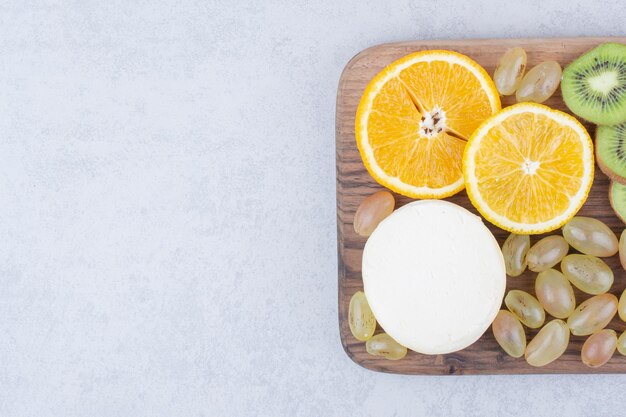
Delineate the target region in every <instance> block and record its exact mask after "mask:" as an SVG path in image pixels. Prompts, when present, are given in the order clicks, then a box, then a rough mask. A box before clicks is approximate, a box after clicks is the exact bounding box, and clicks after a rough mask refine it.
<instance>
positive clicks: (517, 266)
mask: <svg viewBox="0 0 626 417" xmlns="http://www.w3.org/2000/svg"><path fill="white" fill-rule="evenodd" d="M529 248H530V237H528V235H516V234H515V233H511V235H510V236H509V237H508V238H507V239H506V240H505V241H504V244H503V245H502V256H503V257H504V265H505V267H506V273H507V275H509V276H512V277H517V276H520V275H521V274H522V272H524V270H525V269H526V253H527V252H528V249H529Z"/></svg>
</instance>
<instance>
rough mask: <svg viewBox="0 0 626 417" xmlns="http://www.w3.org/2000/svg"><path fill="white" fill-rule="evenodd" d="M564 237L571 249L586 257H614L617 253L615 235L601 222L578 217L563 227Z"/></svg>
mask: <svg viewBox="0 0 626 417" xmlns="http://www.w3.org/2000/svg"><path fill="white" fill-rule="evenodd" d="M563 237H564V238H565V240H566V241H567V243H569V244H570V246H571V247H573V248H574V249H576V250H577V251H579V252H582V253H584V254H586V255H593V256H600V257H606V256H613V255H615V254H616V253H617V249H618V241H617V236H615V233H613V231H612V230H611V229H610V228H609V226H607V225H606V224H604V223H602V222H601V221H600V220H597V219H592V218H591V217H582V216H576V217H574V218H572V220H570V221H569V222H568V223H567V224H566V225H565V227H563Z"/></svg>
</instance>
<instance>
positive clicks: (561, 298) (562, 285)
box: [535, 269, 576, 319]
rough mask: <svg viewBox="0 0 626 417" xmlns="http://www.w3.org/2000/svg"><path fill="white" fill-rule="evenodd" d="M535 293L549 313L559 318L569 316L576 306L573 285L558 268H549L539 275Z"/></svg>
mask: <svg viewBox="0 0 626 417" xmlns="http://www.w3.org/2000/svg"><path fill="white" fill-rule="evenodd" d="M535 294H537V299H538V300H539V302H540V303H541V305H542V306H543V308H544V309H545V310H546V311H547V312H548V314H551V315H552V316H554V317H556V318H557V319H565V318H567V317H569V315H570V314H572V312H573V311H574V309H575V308H576V297H575V295H574V289H573V288H572V285H571V284H570V283H569V281H568V280H567V278H565V276H564V275H563V274H562V273H561V272H559V271H557V270H556V269H547V270H545V271H542V272H540V273H539V275H537V279H536V280H535Z"/></svg>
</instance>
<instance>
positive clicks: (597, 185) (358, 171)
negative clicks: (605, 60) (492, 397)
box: [336, 38, 626, 375]
mask: <svg viewBox="0 0 626 417" xmlns="http://www.w3.org/2000/svg"><path fill="white" fill-rule="evenodd" d="M608 41H612V42H620V43H626V38H555V39H480V40H448V41H446V40H442V41H412V42H402V43H394V44H386V45H379V46H375V47H372V48H369V49H366V50H365V51H363V52H361V53H359V54H358V55H356V56H355V57H354V58H353V59H352V60H351V61H350V62H349V63H348V64H347V65H346V67H345V69H344V71H343V73H342V75H341V78H340V81H339V91H338V94H337V114H336V146H337V232H338V233H337V235H338V252H339V330H340V335H341V342H342V344H343V347H344V349H345V351H346V353H347V354H348V356H349V357H350V358H351V359H352V360H353V361H354V362H356V363H358V364H359V365H361V366H363V367H365V368H368V369H371V370H375V371H381V372H392V373H402V374H431V375H447V374H532V373H622V372H626V357H625V356H621V355H619V354H618V353H617V352H616V353H615V355H614V356H613V358H612V359H611V360H610V361H609V362H608V363H607V364H605V365H604V366H602V367H600V368H589V367H587V366H585V365H583V363H582V362H581V359H580V349H581V346H582V344H583V342H584V341H585V339H586V337H577V336H572V337H571V338H570V343H569V347H568V349H567V351H566V352H565V354H564V355H563V356H561V357H560V358H559V359H558V360H556V361H555V362H552V363H551V364H549V365H547V366H545V367H542V368H534V367H531V366H530V365H528V364H527V363H526V362H525V361H524V359H523V358H519V359H514V358H511V357H510V356H508V355H506V354H505V353H504V351H503V350H502V349H501V348H500V347H499V346H498V344H497V343H496V341H495V339H494V337H493V334H492V332H491V329H489V330H488V331H487V332H485V334H484V335H483V336H482V337H481V338H480V340H478V341H477V342H476V343H474V344H473V345H471V346H470V347H468V348H466V349H464V350H462V351H459V352H455V353H451V354H447V355H422V354H419V353H416V352H412V351H409V353H408V355H407V356H406V357H405V358H404V359H402V360H399V361H389V360H386V359H383V358H379V357H375V356H371V355H369V354H368V353H367V352H366V351H365V343H364V342H359V341H358V340H356V339H355V338H354V337H353V336H352V334H351V333H350V328H349V326H348V305H349V302H350V297H351V296H352V295H353V294H354V293H355V292H356V291H358V290H362V289H363V282H362V280H361V255H362V251H363V246H364V245H365V241H366V239H365V238H363V237H360V236H358V235H357V234H356V233H355V232H354V229H353V225H352V221H353V218H354V213H355V211H356V208H357V207H358V205H359V203H360V202H361V201H362V200H363V199H364V198H365V197H367V196H368V195H370V194H372V193H373V192H375V191H378V190H381V189H383V187H382V186H380V185H379V184H378V183H376V182H375V181H374V180H373V179H372V178H371V177H370V175H369V174H368V172H367V170H366V169H365V167H364V166H363V163H362V162H361V157H360V156H359V152H358V150H357V147H356V142H355V137H354V117H355V113H356V109H357V106H358V103H359V100H360V98H361V94H362V93H363V91H364V89H365V87H366V86H367V84H368V82H369V81H370V80H371V79H372V78H373V77H374V75H376V74H377V73H378V72H379V71H380V70H382V69H383V68H384V67H385V66H386V65H388V64H389V63H391V62H393V61H394V60H396V59H398V58H400V57H402V56H404V55H406V54H409V53H411V52H415V51H419V50H424V49H450V50H454V51H458V52H461V53H463V54H466V55H468V56H470V57H471V58H473V59H474V60H476V61H477V62H478V63H479V64H481V65H482V66H483V67H484V68H485V69H486V70H487V72H488V73H489V74H493V71H494V69H495V66H496V64H497V61H498V59H499V58H500V56H501V55H502V54H503V53H504V51H505V50H506V49H507V48H510V47H513V46H521V47H523V48H525V49H526V51H527V53H528V69H530V68H532V67H533V66H534V65H536V64H538V63H540V62H542V61H546V60H556V61H558V62H559V63H560V64H561V65H562V66H563V67H565V66H566V65H567V64H569V63H570V62H571V61H572V60H573V59H575V58H576V57H577V56H579V55H580V54H581V53H583V52H585V51H586V50H588V49H590V48H592V47H594V46H596V45H597V44H600V43H603V42H608ZM513 103H514V97H503V100H502V106H503V107H504V106H508V105H511V104H513ZM545 104H547V105H548V106H550V107H553V108H557V109H560V110H563V111H567V112H569V111H568V109H567V108H566V106H565V104H564V103H563V100H562V98H561V94H560V90H559V91H557V93H556V94H555V95H554V96H553V97H551V98H550V99H549V100H548V101H547V102H546V103H545ZM583 123H584V125H585V127H586V128H587V129H588V131H589V133H590V134H591V135H592V136H593V134H594V133H595V126H593V125H591V124H589V123H586V122H584V121H583ZM608 186H609V181H608V179H607V178H606V176H605V175H603V174H602V173H601V172H600V171H599V170H598V169H597V168H596V175H595V181H594V184H593V187H592V189H591V193H590V195H589V199H588V200H587V202H586V204H585V205H584V206H583V208H582V209H581V211H580V212H579V215H583V216H591V217H595V218H598V219H600V220H602V221H604V222H606V223H607V224H608V225H609V226H610V227H611V228H612V229H613V230H614V231H615V233H617V234H618V237H619V234H620V233H621V232H622V230H623V229H624V227H625V226H624V224H623V223H622V222H621V221H620V220H618V219H617V217H616V216H615V215H614V213H613V211H612V209H611V206H610V204H609V200H608ZM394 196H395V197H396V208H397V207H400V206H402V205H404V204H406V203H408V202H410V201H412V200H411V199H408V198H406V197H402V196H400V195H397V194H394ZM447 200H449V201H451V202H453V203H456V204H459V205H461V206H463V207H465V208H467V209H469V210H470V211H472V212H474V213H476V214H478V213H477V212H476V210H475V209H474V208H473V207H472V205H471V204H470V202H469V200H468V198H467V195H466V194H465V192H464V191H463V192H461V193H459V194H457V195H456V196H453V197H451V198H448V199H447ZM485 223H486V224H487V225H488V226H489V228H490V230H491V231H492V232H493V234H494V235H495V236H496V238H497V239H498V242H500V244H502V243H503V241H504V239H506V237H507V236H508V233H507V232H505V231H503V230H501V229H498V228H497V227H495V226H493V225H491V224H489V223H488V222H486V221H485ZM559 232H560V231H557V232H555V233H559ZM541 237H543V236H531V243H535V242H536V241H537V240H539V239H540V238H541ZM605 260H606V262H607V263H608V264H609V265H610V266H611V268H612V269H613V271H614V273H615V283H614V284H613V288H612V289H611V292H612V293H614V294H616V295H617V296H618V297H619V295H620V294H621V293H622V291H623V290H624V288H625V286H626V271H624V270H623V269H622V268H621V266H620V264H619V259H618V257H617V255H616V256H613V257H611V258H605ZM535 277H536V274H535V273H532V272H529V271H526V272H525V273H524V274H523V275H522V276H520V277H517V278H508V279H507V290H509V289H522V290H525V291H528V292H530V293H531V294H533V295H534V293H535V291H534V282H535ZM575 292H576V302H577V304H579V303H580V302H582V301H584V300H586V299H587V298H589V297H590V296H589V295H586V294H583V293H581V292H580V291H578V290H575ZM503 308H504V307H503ZM551 319H552V317H550V316H549V315H548V316H547V317H546V321H548V320H551ZM608 327H609V328H611V329H614V330H616V331H617V332H618V335H619V334H621V332H623V331H624V330H626V324H625V323H624V322H622V321H621V320H620V319H619V318H618V317H617V316H616V317H615V319H613V321H612V322H611V323H610V325H609V326H608ZM376 332H377V333H378V332H382V329H380V327H379V328H378V329H377V330H376ZM536 334H537V330H532V329H526V335H527V337H528V340H531V339H532V338H533V337H534V336H535V335H536Z"/></svg>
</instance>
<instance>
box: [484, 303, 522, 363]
mask: <svg viewBox="0 0 626 417" xmlns="http://www.w3.org/2000/svg"><path fill="white" fill-rule="evenodd" d="M491 329H492V330H493V335H494V337H495V338H496V341H497V342H498V344H499V345H500V347H501V348H502V349H504V351H505V352H506V353H507V354H509V355H510V356H512V357H514V358H519V357H520V356H522V355H523V354H524V350H525V349H526V333H524V328H523V327H522V324H521V323H520V322H519V320H518V319H517V317H515V315H514V314H513V313H511V312H510V311H507V310H500V311H499V312H498V315H497V316H496V318H495V320H494V321H493V324H492V325H491Z"/></svg>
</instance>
